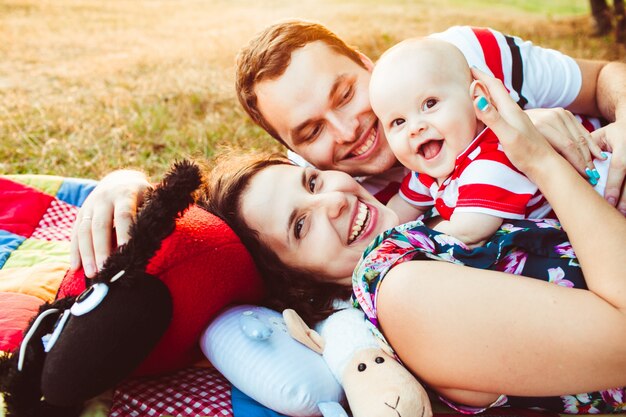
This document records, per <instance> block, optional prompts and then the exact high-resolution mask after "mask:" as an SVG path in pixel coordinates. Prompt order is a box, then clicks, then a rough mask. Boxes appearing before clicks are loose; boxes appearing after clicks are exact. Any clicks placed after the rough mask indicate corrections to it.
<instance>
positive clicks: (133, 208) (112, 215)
mask: <svg viewBox="0 0 626 417" xmlns="http://www.w3.org/2000/svg"><path fill="white" fill-rule="evenodd" d="M150 187H151V185H150V183H149V182H148V180H147V178H146V176H145V175H144V174H143V173H142V172H138V171H129V170H120V171H114V172H112V173H110V174H109V175H107V176H106V177H104V178H103V179H102V180H101V181H100V183H99V184H98V186H97V187H96V188H95V189H94V190H93V191H92V192H91V194H89V196H88V197H87V199H86V200H85V202H84V203H83V205H82V207H81V208H80V210H79V212H78V215H77V217H76V221H75V222H74V227H73V229H72V241H71V245H70V265H71V268H72V269H73V270H76V269H78V268H79V267H80V266H81V264H82V265H83V269H84V271H85V275H86V276H87V277H93V276H94V275H95V274H96V272H97V271H98V270H99V269H100V268H101V267H102V265H103V264H104V261H105V260H106V258H108V256H109V255H110V253H111V251H112V250H113V249H114V248H115V245H116V244H117V245H122V244H124V243H126V242H127V241H128V233H129V230H130V226H131V224H132V221H133V219H134V217H135V214H136V212H137V207H139V206H141V203H142V202H143V195H144V192H145V191H146V190H147V189H148V188H150ZM113 229H115V240H113V239H114V237H113Z"/></svg>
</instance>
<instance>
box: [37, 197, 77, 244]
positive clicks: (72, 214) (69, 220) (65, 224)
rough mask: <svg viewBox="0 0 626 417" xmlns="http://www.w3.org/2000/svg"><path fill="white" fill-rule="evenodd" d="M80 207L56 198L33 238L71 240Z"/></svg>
mask: <svg viewBox="0 0 626 417" xmlns="http://www.w3.org/2000/svg"><path fill="white" fill-rule="evenodd" d="M77 214H78V207H75V206H72V205H71V204H67V203H65V202H63V201H61V200H57V199H54V200H52V201H51V202H50V206H49V207H48V210H46V212H45V213H44V215H43V217H42V218H41V221H40V222H39V224H38V225H37V229H35V231H34V232H33V234H32V236H31V238H33V239H40V240H48V241H68V242H69V241H70V239H71V237H72V225H73V224H74V220H76V215H77Z"/></svg>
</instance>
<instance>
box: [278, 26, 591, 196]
mask: <svg viewBox="0 0 626 417" xmlns="http://www.w3.org/2000/svg"><path fill="white" fill-rule="evenodd" d="M429 37H433V38H437V39H440V40H443V41H446V42H449V43H451V44H453V45H455V46H456V47H457V48H459V49H460V50H461V52H462V53H463V55H464V56H465V59H466V60H467V62H468V64H469V65H470V66H475V67H477V68H479V69H480V70H482V71H484V72H486V73H488V74H492V75H494V76H495V77H496V78H498V79H500V80H501V81H502V82H503V83H504V85H505V87H506V88H507V89H508V90H509V93H510V95H511V97H512V98H513V99H514V100H515V101H516V102H517V103H518V104H519V105H520V107H522V108H524V109H532V108H552V107H567V106H569V105H570V104H571V103H572V102H573V101H574V99H576V97H577V96H578V93H579V92H580V89H581V86H582V74H581V72H580V68H579V67H578V64H577V63H576V61H575V60H574V59H573V58H571V57H569V56H567V55H564V54H562V53H561V52H559V51H556V50H553V49H546V48H542V47H540V46H536V45H533V44H532V43H531V42H528V41H523V40H522V39H520V38H518V37H514V36H509V35H505V34H503V33H501V32H498V31H497V30H493V29H488V28H474V27H470V26H453V27H451V28H449V29H447V30H445V31H444V32H440V33H434V34H432V35H429ZM589 120H591V119H589ZM583 124H584V125H585V127H587V129H588V130H593V128H594V127H595V128H598V127H599V122H598V120H597V119H593V121H592V122H591V123H589V122H588V121H587V120H583ZM592 124H593V125H592ZM288 155H289V159H291V160H292V161H293V162H294V163H295V164H297V165H301V166H305V165H307V163H306V161H305V160H304V158H302V157H301V156H299V155H297V154H295V153H294V152H291V151H289V152H288ZM406 172H407V171H406V170H405V169H403V168H402V167H394V168H392V169H391V170H388V171H386V172H383V173H381V174H378V175H372V176H368V177H359V178H357V180H358V181H359V182H360V183H361V185H363V186H364V187H365V189H367V190H368V191H369V192H371V193H372V194H373V195H374V196H376V197H377V198H379V199H380V200H381V201H383V202H386V201H387V200H388V198H389V197H390V196H391V195H393V194H394V193H395V192H397V190H398V187H399V185H400V182H401V181H402V178H403V177H404V176H405V175H406Z"/></svg>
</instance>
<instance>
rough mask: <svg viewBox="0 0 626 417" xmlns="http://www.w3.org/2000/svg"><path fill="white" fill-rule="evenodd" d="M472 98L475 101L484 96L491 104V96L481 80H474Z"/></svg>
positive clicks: (471, 90) (471, 87) (471, 89)
mask: <svg viewBox="0 0 626 417" xmlns="http://www.w3.org/2000/svg"><path fill="white" fill-rule="evenodd" d="M469 90H470V91H469V93H470V97H472V100H474V99H475V98H476V97H478V96H484V97H485V98H486V99H487V100H488V101H489V102H491V95H490V94H489V90H488V89H487V86H486V85H485V83H483V82H482V81H479V80H474V81H473V82H472V84H471V85H470V88H469Z"/></svg>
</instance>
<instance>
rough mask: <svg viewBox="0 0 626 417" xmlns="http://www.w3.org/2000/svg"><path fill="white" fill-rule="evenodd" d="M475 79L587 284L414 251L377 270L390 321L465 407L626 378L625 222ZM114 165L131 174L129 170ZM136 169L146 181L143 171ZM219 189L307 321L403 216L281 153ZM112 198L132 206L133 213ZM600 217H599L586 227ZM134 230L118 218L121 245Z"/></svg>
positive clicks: (282, 296) (612, 394) (217, 205)
mask: <svg viewBox="0 0 626 417" xmlns="http://www.w3.org/2000/svg"><path fill="white" fill-rule="evenodd" d="M474 76H475V77H477V78H480V79H482V80H483V81H484V82H485V83H486V84H487V86H488V88H489V89H490V91H491V94H492V97H493V100H494V103H493V104H495V107H497V110H496V108H495V107H494V106H490V107H489V108H488V109H487V110H486V111H485V112H483V113H480V112H479V113H478V115H479V117H480V118H481V119H482V120H483V121H484V122H485V124H487V125H488V126H489V127H491V128H492V129H493V130H494V131H495V132H496V134H497V135H498V136H499V137H500V138H501V141H502V145H503V147H504V149H505V151H506V152H507V154H508V156H509V158H510V159H511V160H512V161H513V163H514V164H516V165H517V167H518V168H519V169H520V170H522V171H523V172H524V173H525V174H526V175H528V177H530V178H531V179H532V180H533V181H534V182H536V183H537V185H538V186H539V188H540V189H541V190H542V192H543V193H544V195H545V196H546V197H547V199H548V201H549V202H550V203H551V204H552V206H553V208H554V210H555V212H556V213H557V215H558V216H559V218H560V220H561V222H562V223H563V225H564V227H565V228H566V229H567V230H568V232H569V238H570V241H571V243H572V245H573V247H574V248H575V249H576V253H577V256H578V260H579V261H580V264H581V266H582V270H583V272H584V274H585V279H586V285H587V286H588V287H589V291H586V290H576V289H570V288H563V287H560V286H558V285H553V284H548V283H546V282H543V281H539V280H534V279H520V278H519V277H515V276H512V275H509V274H504V273H502V272H496V271H488V270H481V269H472V268H468V267H464V266H460V265H457V264H453V263H448V262H441V261H428V260H419V261H409V262H404V263H402V264H401V265H397V266H394V267H393V268H391V269H390V270H389V272H388V273H387V275H386V277H385V278H384V280H382V281H381V284H380V286H379V288H378V293H377V299H376V300H377V304H376V312H377V317H376V318H377V319H378V321H379V323H380V327H381V329H382V331H383V333H384V335H385V336H386V338H387V340H389V342H390V343H391V345H392V346H393V347H394V349H395V350H396V352H397V354H398V356H399V357H400V359H402V361H403V362H404V364H405V365H406V366H407V367H408V368H409V369H410V370H411V371H412V372H413V373H415V374H416V375H417V376H418V377H419V378H420V379H421V380H422V381H424V382H426V383H427V384H428V385H429V386H431V387H432V388H433V389H434V390H436V391H437V392H438V393H439V394H441V395H442V396H443V397H445V398H447V399H448V400H451V401H453V402H455V403H458V404H464V405H467V406H474V407H481V408H482V407H486V406H490V405H493V404H501V403H502V402H503V401H506V400H507V398H506V397H502V396H501V395H500V394H501V393H506V394H509V395H515V396H523V397H534V396H554V395H561V394H563V393H568V392H569V393H576V392H588V391H596V390H606V389H608V388H611V387H621V386H624V385H626V280H625V279H624V272H623V259H624V257H625V255H626V240H625V239H626V221H625V220H624V218H622V217H621V215H620V214H619V213H618V212H617V211H616V210H615V209H614V208H612V207H611V206H609V205H608V204H607V203H605V202H604V201H603V200H602V198H600V197H599V196H598V195H596V194H595V192H593V191H592V189H591V188H590V187H589V186H588V185H587V184H586V183H585V181H584V180H583V179H582V178H581V177H579V176H578V174H576V172H575V171H574V170H573V169H572V168H571V167H570V166H569V164H567V162H565V161H564V160H563V159H562V158H561V157H560V156H559V155H557V154H556V153H555V152H554V151H553V150H552V148H551V147H550V146H549V145H548V144H547V142H545V140H544V139H543V137H542V136H541V135H539V134H538V132H537V131H536V130H535V129H534V127H533V126H532V124H530V122H529V121H528V119H527V118H526V117H525V116H524V115H523V114H522V113H521V111H520V110H519V108H518V107H517V106H516V105H515V104H514V103H513V102H512V101H511V100H510V98H509V97H508V95H507V94H506V91H505V90H504V88H503V86H502V85H501V84H499V82H497V81H496V80H495V79H493V78H489V77H486V76H485V75H484V74H479V73H475V74H474ZM529 155H532V158H530V157H529ZM116 175H122V176H125V178H124V179H125V180H126V181H128V180H130V179H131V177H129V176H128V175H129V174H128V173H126V172H122V173H118V174H116ZM132 179H133V180H134V181H136V182H137V183H138V184H139V183H142V182H144V183H145V179H143V178H142V177H141V176H140V175H139V174H136V176H133V177H132ZM220 179H221V180H220ZM212 186H213V188H212V194H211V199H210V200H209V205H210V207H211V208H212V209H213V210H214V211H216V212H217V213H218V214H220V215H221V216H222V217H223V218H225V219H226V220H227V221H228V222H229V223H230V225H231V226H232V227H233V228H234V229H235V230H236V231H237V232H238V233H239V234H240V237H241V238H242V240H243V241H244V243H246V244H247V245H248V248H249V249H250V251H251V253H252V254H253V255H254V256H255V258H256V261H257V263H258V264H259V266H260V267H261V269H263V272H265V274H266V276H267V277H268V279H269V281H268V282H269V285H270V291H271V293H272V295H273V296H274V297H275V298H274V300H273V301H274V304H273V306H274V307H275V308H282V306H283V305H289V306H290V307H297V309H298V311H299V313H300V314H301V315H302V316H304V317H307V318H308V319H309V321H315V320H318V319H321V318H323V317H325V316H326V315H327V314H328V313H329V312H330V311H331V309H330V300H331V299H332V298H334V297H347V296H348V295H349V293H350V292H351V275H352V272H353V269H354V266H355V265H356V264H357V262H358V261H359V259H360V258H361V255H362V253H363V251H364V250H365V249H366V248H367V247H368V245H369V243H370V240H371V239H373V238H374V237H376V235H378V234H379V233H380V232H383V231H384V230H386V229H388V228H390V227H393V226H396V225H397V217H395V215H394V214H393V213H392V212H390V211H389V210H387V209H386V207H385V206H383V205H381V204H380V203H378V202H377V201H376V200H375V199H374V198H373V197H372V196H371V195H369V194H368V193H367V192H365V191H364V190H363V189H362V188H361V187H360V186H359V185H358V184H357V183H356V182H354V181H353V180H352V179H351V178H350V177H349V176H347V175H346V174H342V173H339V172H333V171H327V172H320V171H315V170H312V169H303V168H299V167H295V166H292V165H288V164H287V163H286V161H284V160H275V159H274V160H267V161H263V162H260V163H259V164H256V165H255V168H254V170H252V171H251V170H249V169H248V170H246V169H240V167H235V166H232V165H231V166H226V168H225V169H224V171H222V174H221V177H220V176H219V175H218V177H216V178H214V181H213V183H212ZM122 197H123V196H122ZM218 197H219V198H218ZM124 200H125V201H128V199H124ZM580 200H582V201H584V204H581V203H580ZM115 207H116V210H117V209H118V207H122V209H121V211H122V212H124V213H127V214H129V216H128V217H130V213H132V212H134V210H133V208H132V207H128V208H126V209H124V208H123V206H121V205H115ZM118 217H122V218H123V217H124V216H116V218H118ZM94 218H95V215H94ZM592 219H600V221H598V222H596V223H597V224H593V225H591V226H589V225H588V222H590V221H592ZM83 220H85V219H84V218H83ZM78 224H79V226H78V227H79V228H81V229H83V228H84V230H81V233H83V234H90V233H91V226H92V225H91V224H90V222H87V221H85V222H78ZM116 225H117V223H116ZM105 226H106V227H105V228H110V227H109V226H107V225H105ZM124 229H125V228H124V227H117V228H116V230H117V233H118V236H117V239H118V242H123V241H124V236H123V235H119V233H123V231H124ZM107 239H108V237H107ZM74 242H76V240H75V241H74ZM81 242H85V243H74V244H75V245H83V244H85V245H86V246H88V250H87V252H89V249H90V248H91V243H90V242H89V240H88V239H87V240H84V239H83V240H82V241H81ZM94 246H95V245H94ZM104 246H106V245H104ZM88 266H89V265H85V267H86V268H88ZM91 266H92V267H94V266H93V265H91ZM270 278H271V279H270ZM295 284H297V285H295ZM281 301H282V303H283V304H280V302H281ZM623 394H624V393H623V390H614V391H606V392H605V393H604V394H601V393H596V394H594V395H595V396H594V395H592V396H586V397H585V396H581V397H575V396H569V397H564V399H563V400H561V399H558V398H557V399H556V400H555V401H557V403H558V406H560V407H561V409H560V411H562V410H565V411H570V412H585V411H586V412H593V411H596V410H595V409H594V408H593V407H595V408H598V407H602V408H598V410H597V411H600V412H608V411H610V410H611V409H615V410H620V407H621V409H622V411H623V408H624V407H623V404H621V405H620V404H619V403H623V402H624V398H623V397H620V396H623ZM563 402H565V403H563ZM581 402H584V406H585V407H587V408H586V409H585V408H583V407H581V406H580V404H579V403H581ZM513 403H515V402H514V401H512V400H511V398H509V404H513ZM522 404H524V405H543V403H542V404H538V403H522ZM604 407H606V408H604ZM556 408H557V409H558V407H556ZM470 411H474V410H470Z"/></svg>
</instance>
